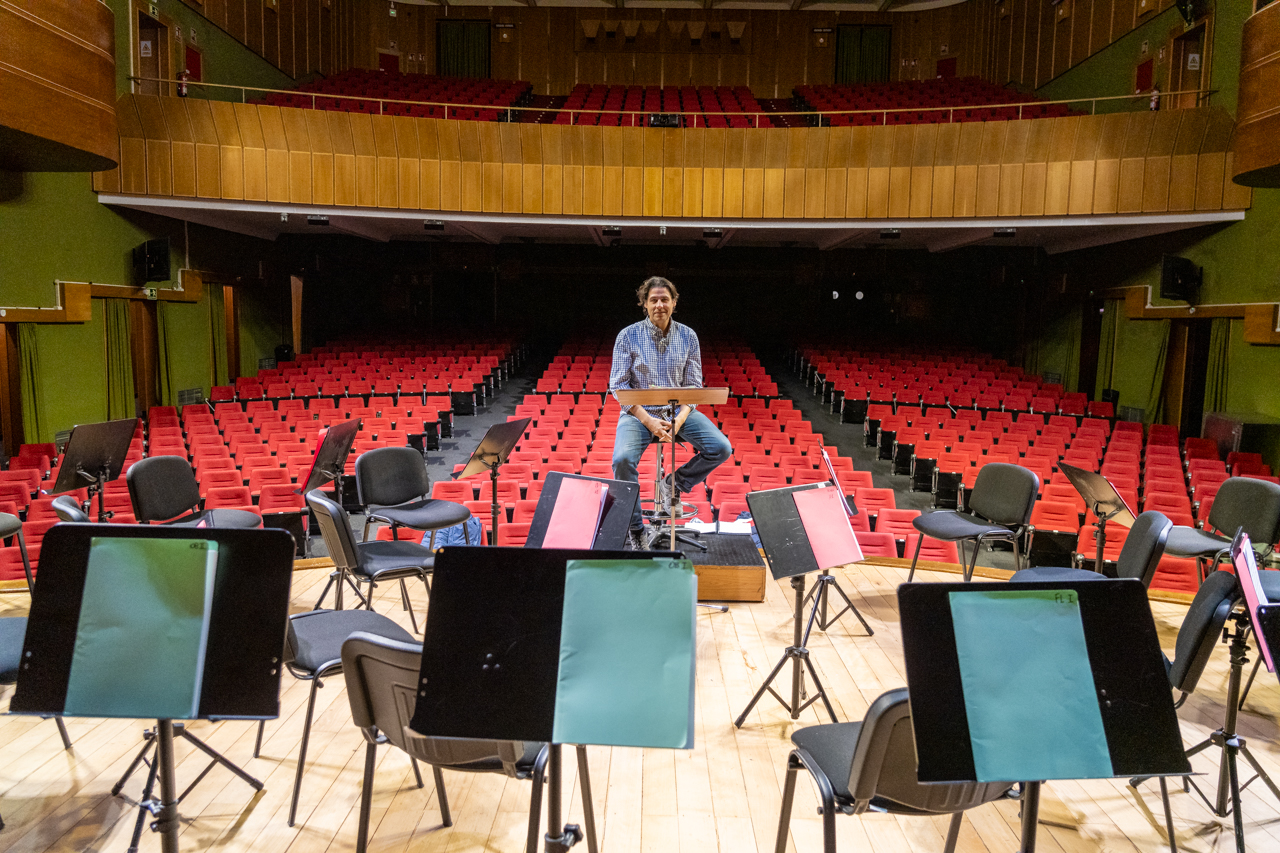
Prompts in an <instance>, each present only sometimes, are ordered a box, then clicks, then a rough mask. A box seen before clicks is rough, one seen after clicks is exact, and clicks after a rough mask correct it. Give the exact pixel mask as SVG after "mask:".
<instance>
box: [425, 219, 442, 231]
mask: <svg viewBox="0 0 1280 853" xmlns="http://www.w3.org/2000/svg"><path fill="white" fill-rule="evenodd" d="M422 228H423V230H424V231H443V230H444V222H443V221H441V220H439V219H428V220H426V221H425V222H423V223H422Z"/></svg>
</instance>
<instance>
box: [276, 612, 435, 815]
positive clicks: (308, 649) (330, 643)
mask: <svg viewBox="0 0 1280 853" xmlns="http://www.w3.org/2000/svg"><path fill="white" fill-rule="evenodd" d="M357 632H359V633H361V635H362V636H378V637H382V638H385V639H387V640H390V641H395V642H404V643H411V642H413V636H412V635H411V634H410V633H409V632H408V631H406V630H405V629H404V628H401V627H400V626H399V625H397V624H396V623H395V622H392V621H391V620H390V619H388V618H387V617H386V616H383V615H382V614H380V613H371V612H369V611H367V610H308V611H306V612H303V613H297V614H294V615H293V616H290V617H289V629H288V634H287V636H286V638H285V650H284V665H285V667H286V668H287V669H288V670H289V672H290V673H291V674H292V675H293V677H294V678H298V679H300V680H302V681H310V682H311V691H310V693H309V694H308V696H307V714H306V717H305V718H304V719H303V723H302V745H301V746H300V747H298V769H297V772H296V773H295V774H294V778H293V797H292V799H291V800H290V801H289V826H293V824H294V821H295V819H296V818H297V815H298V795H299V793H300V792H301V790H302V771H303V769H304V768H305V767H306V764H307V743H308V742H309V741H310V738H311V719H312V715H313V714H314V712H315V707H316V691H317V690H319V689H320V688H321V687H323V686H324V684H323V680H324V679H325V678H327V677H329V676H331V675H338V674H339V673H341V672H342V644H343V643H344V642H345V641H346V639H347V638H348V637H350V636H351V635H352V634H355V633H357ZM419 648H421V647H419ZM265 727H266V721H265V720H264V721H261V722H259V723H258V738H257V742H256V743H255V744H254V747H253V757H254V758H257V757H258V753H259V752H260V751H261V749H262V733H263V730H264V728H265ZM417 770H418V768H417V765H415V766H414V772H415V773H417ZM418 786H419V787H421V786H422V777H421V776H419V777H418Z"/></svg>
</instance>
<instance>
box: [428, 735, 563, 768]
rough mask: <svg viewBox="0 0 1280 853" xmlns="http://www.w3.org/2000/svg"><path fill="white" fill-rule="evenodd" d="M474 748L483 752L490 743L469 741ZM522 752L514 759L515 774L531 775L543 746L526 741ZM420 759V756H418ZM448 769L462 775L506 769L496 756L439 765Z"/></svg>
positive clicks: (536, 742)
mask: <svg viewBox="0 0 1280 853" xmlns="http://www.w3.org/2000/svg"><path fill="white" fill-rule="evenodd" d="M471 743H473V744H475V746H476V748H477V749H479V750H481V751H483V750H484V749H485V746H486V745H487V744H489V743H491V741H483V740H477V741H471ZM523 743H524V752H523V753H522V754H521V756H520V757H519V758H518V759H516V772H517V773H521V774H524V773H532V772H533V763H534V762H535V761H537V760H538V753H539V752H541V751H542V747H543V744H542V742H541V741H535V740H527V741H524V742H523ZM418 757H419V758H421V756H418ZM440 766H442V767H448V768H449V769H450V770H461V771H463V772H464V773H502V772H503V771H504V770H505V769H506V768H505V766H504V765H503V763H502V759H501V758H499V757H497V756H496V755H486V756H484V757H483V758H477V759H475V760H472V761H459V762H450V763H449V764H443V765H440Z"/></svg>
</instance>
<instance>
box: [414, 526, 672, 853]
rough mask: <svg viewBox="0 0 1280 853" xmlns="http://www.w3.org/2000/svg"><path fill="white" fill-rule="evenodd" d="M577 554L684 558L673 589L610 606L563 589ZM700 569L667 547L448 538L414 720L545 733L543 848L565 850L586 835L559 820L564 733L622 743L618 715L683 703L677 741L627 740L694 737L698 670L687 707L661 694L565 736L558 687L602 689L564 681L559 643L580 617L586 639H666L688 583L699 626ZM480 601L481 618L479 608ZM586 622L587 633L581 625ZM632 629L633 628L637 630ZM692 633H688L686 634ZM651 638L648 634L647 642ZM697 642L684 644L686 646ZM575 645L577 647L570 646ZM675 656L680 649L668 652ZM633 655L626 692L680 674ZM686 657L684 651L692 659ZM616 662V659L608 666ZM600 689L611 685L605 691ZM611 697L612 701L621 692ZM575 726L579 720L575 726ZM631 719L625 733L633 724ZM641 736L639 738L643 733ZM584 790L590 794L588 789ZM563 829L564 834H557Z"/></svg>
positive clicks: (495, 735)
mask: <svg viewBox="0 0 1280 853" xmlns="http://www.w3.org/2000/svg"><path fill="white" fill-rule="evenodd" d="M572 560H593V561H595V560H610V561H620V563H623V564H625V563H631V564H635V563H637V562H639V563H648V562H649V561H667V562H678V563H682V564H683V565H684V566H685V567H687V573H688V576H687V577H686V578H683V579H682V580H681V582H680V583H681V584H683V585H684V586H683V588H682V590H681V594H680V595H675V594H673V591H672V590H668V592H667V593H666V594H662V595H656V596H655V595H650V594H648V593H647V592H646V593H645V594H641V595H638V596H633V597H632V598H631V600H630V602H629V603H630V604H634V605H635V606H636V607H637V608H639V610H640V611H641V612H640V613H639V614H637V613H634V612H633V613H632V614H630V615H628V616H627V617H626V618H621V619H619V618H617V617H616V614H614V613H613V611H612V609H611V608H608V607H586V608H582V609H578V610H573V609H569V605H570V602H569V601H568V598H567V596H566V591H567V587H566V582H567V577H568V574H569V572H568V563H569V562H570V561H572ZM696 589H697V581H696V578H695V577H694V576H693V571H692V566H689V565H688V563H687V561H685V560H684V557H683V555H681V554H678V553H673V552H662V551H648V552H641V551H575V550H564V549H557V548H547V549H530V548H482V547H474V546H455V547H447V548H443V549H442V550H441V551H440V553H439V554H438V555H437V557H436V564H435V572H434V583H433V584H432V590H431V602H430V609H429V611H428V613H427V620H426V625H425V627H424V629H423V637H422V671H421V679H422V681H421V683H423V684H430V685H431V687H430V689H429V690H426V691H422V692H421V693H420V695H419V697H418V700H417V702H416V704H415V707H414V714H413V721H412V722H411V723H410V728H411V729H413V730H414V731H416V732H419V733H421V734H424V735H428V736H434V737H463V738H481V739H487V740H523V741H540V742H545V743H549V744H551V750H550V758H549V761H548V764H547V774H548V783H549V795H548V804H547V815H548V821H547V823H548V830H549V831H548V833H547V835H546V838H545V844H546V847H545V849H546V851H547V853H564V851H567V850H568V849H569V848H570V847H571V846H573V844H574V843H576V842H577V841H578V840H580V838H581V834H580V831H579V830H578V827H577V826H575V825H572V824H569V825H565V826H563V828H562V827H561V825H560V820H561V809H560V807H561V803H560V799H561V768H560V744H561V743H563V742H567V743H576V744H580V745H584V744H609V745H619V744H620V743H621V740H615V739H613V738H612V737H611V736H612V735H614V734H615V733H616V732H615V730H614V726H615V725H616V726H623V725H630V724H631V723H633V722H634V721H636V720H639V721H641V722H640V725H639V727H638V728H640V729H643V728H645V727H646V724H647V722H648V721H650V720H652V719H653V717H654V715H659V714H661V715H667V718H668V719H671V717H672V716H675V717H683V715H684V714H685V713H686V710H687V713H688V718H687V724H685V725H687V727H688V728H687V735H686V739H685V740H684V742H682V743H679V744H673V743H671V742H667V743H657V742H638V741H637V740H635V739H628V740H627V743H626V745H629V746H649V747H659V748H673V746H674V748H690V747H692V732H693V728H692V722H693V672H692V670H690V671H689V673H688V677H689V682H688V684H687V687H688V691H689V692H688V696H687V702H688V704H687V709H686V707H684V706H674V705H672V704H671V703H669V702H667V701H665V698H664V699H662V700H661V701H653V702H650V703H648V704H643V703H639V704H638V706H637V705H632V706H630V707H628V708H627V709H626V712H625V714H622V715H619V716H627V717H630V718H631V720H630V721H626V720H620V719H619V720H617V721H616V723H615V722H614V720H613V719H606V720H601V721H600V725H599V728H597V729H596V734H602V735H604V737H599V738H597V737H594V736H588V737H586V738H574V739H565V740H561V739H560V738H558V737H557V736H556V735H557V732H558V731H561V732H562V731H564V730H563V729H561V728H560V727H561V720H562V717H561V716H560V712H561V711H563V710H564V708H563V706H562V704H561V703H562V701H563V700H564V699H565V694H566V693H567V692H568V691H570V690H573V691H574V692H576V693H577V695H578V696H579V698H580V699H582V700H585V701H586V702H587V703H588V704H590V703H591V702H593V701H598V700H596V699H592V696H593V695H595V694H597V693H598V691H594V690H591V689H584V688H587V685H585V684H583V683H577V684H572V683H569V684H567V685H566V683H565V682H564V680H563V678H562V676H563V673H562V671H561V660H562V658H563V657H565V653H564V652H562V649H561V644H562V639H563V638H564V635H565V632H571V631H573V630H574V628H575V627H577V628H584V627H585V628H590V629H593V631H594V634H593V636H595V637H598V638H599V642H598V643H597V642H596V641H595V640H593V641H592V643H593V645H597V644H598V645H600V646H601V647H606V646H607V645H608V644H613V645H617V644H619V638H620V637H621V638H623V643H622V644H624V645H625V644H627V643H630V644H631V645H640V646H645V647H648V646H649V645H651V644H654V643H656V644H662V643H665V642H666V638H665V636H664V635H665V633H666V629H665V628H663V627H662V626H661V625H660V624H659V623H661V622H666V623H667V624H671V620H679V619H680V618H682V617H681V615H680V613H681V611H680V609H679V607H678V604H679V601H680V600H681V599H683V598H684V596H685V595H687V597H688V598H687V601H688V611H687V618H688V620H689V621H688V623H686V624H687V628H688V630H689V631H691V632H692V631H693V630H694V626H693V604H694V602H695V599H696V595H697V592H696ZM478 613H483V614H485V618H483V619H477V618H476V614H478ZM575 623H576V625H575ZM588 633H592V632H591V631H588ZM633 636H634V637H636V638H637V639H634V640H633V639H632V638H633ZM689 638H690V639H691V640H692V634H690V635H689ZM650 641H651V642H650ZM688 651H689V652H692V649H691V648H690V649H689V650H688ZM569 656H570V657H572V656H574V655H573V654H572V653H570V654H569ZM672 660H673V661H674V660H675V659H674V658H672ZM631 663H632V662H630V661H629V662H628V667H627V672H626V674H625V676H624V677H627V678H630V679H631V680H632V684H631V685H630V686H629V688H628V692H632V691H633V690H635V691H639V692H641V693H643V694H644V696H646V697H652V696H653V695H655V694H657V695H658V696H660V697H666V698H669V696H670V691H671V688H672V687H673V686H676V685H677V684H678V683H681V682H683V677H680V678H676V679H671V678H670V675H671V673H670V672H668V673H667V678H666V679H665V681H666V686H665V687H659V686H655V685H652V684H648V683H646V681H645V679H647V678H648V677H649V674H650V673H652V671H653V670H651V669H650V668H649V667H648V666H636V667H634V668H632V667H631V665H630V664H631ZM692 664H693V658H692V657H690V658H689V665H690V666H692ZM615 670H616V668H615ZM606 692H607V691H606ZM616 700H617V697H611V699H610V700H609V701H616ZM575 731H581V730H580V729H575ZM635 733H636V732H635V730H634V729H633V730H631V731H630V734H631V735H634V734H635ZM640 740H643V738H640ZM588 801H589V797H588ZM592 815H593V811H590V810H589V811H588V812H587V815H586V820H587V830H588V836H594V834H595V832H594V826H593V821H594V818H593V816H592ZM553 832H559V833H560V834H559V835H552V834H551V833H553Z"/></svg>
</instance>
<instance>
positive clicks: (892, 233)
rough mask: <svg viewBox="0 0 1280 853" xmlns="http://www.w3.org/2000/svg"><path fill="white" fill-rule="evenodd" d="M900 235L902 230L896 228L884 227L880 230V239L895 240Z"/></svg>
mask: <svg viewBox="0 0 1280 853" xmlns="http://www.w3.org/2000/svg"><path fill="white" fill-rule="evenodd" d="M901 236H902V232H901V231H900V230H898V229H897V228H886V229H884V230H883V231H881V232H880V239H881V240H897V239H899V238H900V237H901Z"/></svg>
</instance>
